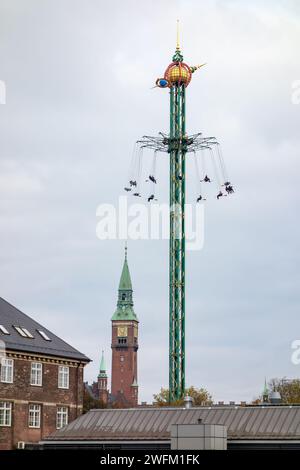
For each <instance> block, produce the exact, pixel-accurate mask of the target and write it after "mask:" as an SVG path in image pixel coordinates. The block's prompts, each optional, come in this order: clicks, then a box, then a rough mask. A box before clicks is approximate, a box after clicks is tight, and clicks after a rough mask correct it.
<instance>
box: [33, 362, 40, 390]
mask: <svg viewBox="0 0 300 470" xmlns="http://www.w3.org/2000/svg"><path fill="white" fill-rule="evenodd" d="M30 385H38V386H40V387H41V386H42V385H43V364H42V363H41V362H32V363H31V374H30Z"/></svg>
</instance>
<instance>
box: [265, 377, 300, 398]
mask: <svg viewBox="0 0 300 470" xmlns="http://www.w3.org/2000/svg"><path fill="white" fill-rule="evenodd" d="M269 390H276V391H278V392H279V393H280V395H281V400H282V403H286V404H293V403H298V404H299V403H300V379H291V380H287V379H286V377H283V378H282V379H278V378H275V379H271V380H270V382H269Z"/></svg>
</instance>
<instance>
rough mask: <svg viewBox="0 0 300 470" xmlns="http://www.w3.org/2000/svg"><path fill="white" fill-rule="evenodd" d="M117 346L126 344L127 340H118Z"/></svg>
mask: <svg viewBox="0 0 300 470" xmlns="http://www.w3.org/2000/svg"><path fill="white" fill-rule="evenodd" d="M118 344H127V338H118Z"/></svg>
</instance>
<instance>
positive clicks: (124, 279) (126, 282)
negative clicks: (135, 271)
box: [119, 245, 132, 291]
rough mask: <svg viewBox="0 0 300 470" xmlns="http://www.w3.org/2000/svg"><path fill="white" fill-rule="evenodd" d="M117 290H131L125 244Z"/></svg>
mask: <svg viewBox="0 0 300 470" xmlns="http://www.w3.org/2000/svg"><path fill="white" fill-rule="evenodd" d="M119 290H131V291H132V284H131V278H130V273H129V268H128V263H127V245H125V260H124V264H123V269H122V274H121V279H120V283H119Z"/></svg>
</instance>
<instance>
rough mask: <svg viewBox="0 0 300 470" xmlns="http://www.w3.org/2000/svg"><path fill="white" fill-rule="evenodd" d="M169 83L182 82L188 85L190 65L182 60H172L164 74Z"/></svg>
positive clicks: (190, 74)
mask: <svg viewBox="0 0 300 470" xmlns="http://www.w3.org/2000/svg"><path fill="white" fill-rule="evenodd" d="M164 77H165V79H166V80H168V82H169V83H170V85H171V86H172V85H175V84H184V85H185V86H188V84H189V83H190V81H191V78H192V71H191V69H190V67H189V66H188V65H187V64H185V63H183V62H173V63H172V64H170V65H169V67H168V68H167V70H166V71H165V75H164Z"/></svg>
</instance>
